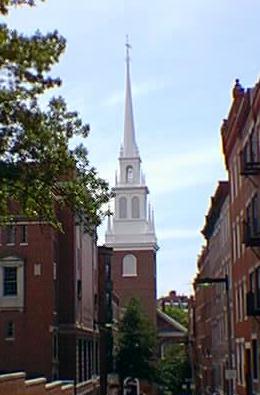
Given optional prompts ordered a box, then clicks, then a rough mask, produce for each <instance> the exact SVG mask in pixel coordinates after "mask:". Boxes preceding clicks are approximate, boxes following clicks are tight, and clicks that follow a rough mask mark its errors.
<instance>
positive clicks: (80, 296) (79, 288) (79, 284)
mask: <svg viewBox="0 0 260 395" xmlns="http://www.w3.org/2000/svg"><path fill="white" fill-rule="evenodd" d="M77 297H78V300H81V298H82V282H81V280H77Z"/></svg>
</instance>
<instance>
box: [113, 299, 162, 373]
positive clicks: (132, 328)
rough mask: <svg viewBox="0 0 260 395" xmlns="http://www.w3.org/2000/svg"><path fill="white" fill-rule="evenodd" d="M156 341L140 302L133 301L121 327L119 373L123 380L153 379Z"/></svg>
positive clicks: (118, 358)
mask: <svg viewBox="0 0 260 395" xmlns="http://www.w3.org/2000/svg"><path fill="white" fill-rule="evenodd" d="M155 339H156V337H155V332H154V328H153V326H152V324H151V323H150V321H149V320H148V318H146V316H145V315H144V313H143V312H142V310H141V307H140V304H139V301H138V300H136V299H131V300H130V302H129V304H128V305H127V307H126V311H125V314H124V316H123V319H122V321H121V322H120V325H119V334H118V353H117V371H118V373H119V376H120V377H121V379H124V378H126V377H132V378H139V379H148V380H149V379H153V377H154V374H155V369H154V351H155Z"/></svg>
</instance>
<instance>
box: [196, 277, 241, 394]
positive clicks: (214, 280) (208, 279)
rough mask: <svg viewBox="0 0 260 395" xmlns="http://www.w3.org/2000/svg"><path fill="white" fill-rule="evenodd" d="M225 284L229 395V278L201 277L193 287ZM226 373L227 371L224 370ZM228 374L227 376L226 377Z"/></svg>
mask: <svg viewBox="0 0 260 395" xmlns="http://www.w3.org/2000/svg"><path fill="white" fill-rule="evenodd" d="M219 283H220V284H225V291H226V311H227V337H228V369H229V375H226V378H227V380H228V383H229V395H233V381H232V379H233V377H232V374H233V361H232V334H231V312H230V287H229V278H228V275H227V274H226V275H225V277H203V278H198V279H196V280H195V282H194V287H195V288H196V287H197V286H200V285H211V284H219ZM226 373H227V372H226ZM227 376H229V377H227Z"/></svg>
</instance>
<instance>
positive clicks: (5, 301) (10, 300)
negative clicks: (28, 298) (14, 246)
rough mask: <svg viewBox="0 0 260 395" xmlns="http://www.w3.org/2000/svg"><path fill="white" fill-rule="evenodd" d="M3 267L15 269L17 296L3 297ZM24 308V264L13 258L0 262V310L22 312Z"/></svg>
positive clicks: (9, 257) (6, 258) (3, 259)
mask: <svg viewBox="0 0 260 395" xmlns="http://www.w3.org/2000/svg"><path fill="white" fill-rule="evenodd" d="M4 267H16V268H17V295H14V296H13V295H10V296H9V295H8V296H5V295H4V292H3V291H4V290H3V272H4V270H3V269H4ZM23 307H24V262H23V261H22V260H21V259H20V258H18V257H14V256H8V257H5V258H2V259H1V260H0V310H23Z"/></svg>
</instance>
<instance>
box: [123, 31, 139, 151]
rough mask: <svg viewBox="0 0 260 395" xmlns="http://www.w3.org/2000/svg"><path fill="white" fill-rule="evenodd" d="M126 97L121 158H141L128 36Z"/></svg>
mask: <svg viewBox="0 0 260 395" xmlns="http://www.w3.org/2000/svg"><path fill="white" fill-rule="evenodd" d="M125 46H126V96H125V124H124V142H123V150H122V151H121V152H120V156H121V157H129V158H133V157H139V153H138V148H137V145H136V141H135V128H134V114H133V105H132V93H131V82H130V56H129V49H130V48H131V45H130V44H129V41H128V36H126V44H125Z"/></svg>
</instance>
